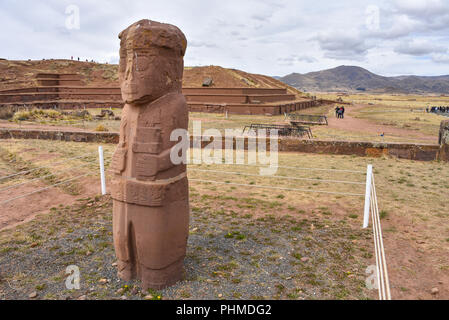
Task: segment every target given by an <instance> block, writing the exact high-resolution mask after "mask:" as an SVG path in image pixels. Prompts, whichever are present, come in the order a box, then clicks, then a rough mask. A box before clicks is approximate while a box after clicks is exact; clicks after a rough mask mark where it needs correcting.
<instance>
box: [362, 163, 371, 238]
mask: <svg viewBox="0 0 449 320" xmlns="http://www.w3.org/2000/svg"><path fill="white" fill-rule="evenodd" d="M372 175H373V165H372V164H369V165H368V168H367V170H366V192H365V212H364V215H363V229H365V228H367V227H368V223H369V207H370V197H371V184H372V179H371V178H372Z"/></svg>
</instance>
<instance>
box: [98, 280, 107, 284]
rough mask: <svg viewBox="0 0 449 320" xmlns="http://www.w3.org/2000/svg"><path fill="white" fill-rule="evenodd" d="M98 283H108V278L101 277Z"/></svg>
mask: <svg viewBox="0 0 449 320" xmlns="http://www.w3.org/2000/svg"><path fill="white" fill-rule="evenodd" d="M98 283H100V284H106V283H108V280H107V279H100V281H98Z"/></svg>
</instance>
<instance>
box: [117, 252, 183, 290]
mask: <svg viewBox="0 0 449 320" xmlns="http://www.w3.org/2000/svg"><path fill="white" fill-rule="evenodd" d="M118 268H119V271H118V276H119V277H120V278H121V279H123V280H125V281H130V280H135V279H137V280H140V281H141V282H142V289H143V290H148V289H154V290H162V289H165V288H167V287H170V286H172V285H174V284H176V283H177V282H179V281H181V280H183V279H184V274H185V273H184V258H183V259H180V260H178V261H177V262H175V263H173V264H171V265H170V266H168V267H166V268H164V269H160V270H154V269H148V268H146V267H144V266H142V265H140V266H133V265H132V264H131V263H129V262H123V261H118ZM134 270H136V271H134Z"/></svg>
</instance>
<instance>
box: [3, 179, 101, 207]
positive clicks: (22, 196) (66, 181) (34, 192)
mask: <svg viewBox="0 0 449 320" xmlns="http://www.w3.org/2000/svg"><path fill="white" fill-rule="evenodd" d="M92 174H94V173H91V172H90V173H86V174H83V175H80V176H77V177H75V178H72V179H69V180H65V181H62V182H59V183H56V184H53V185H51V186H48V187H45V188H41V189H38V190H36V191H33V192H30V193H26V194H23V195H20V196H17V197H14V198H11V199H8V200H5V201H2V202H0V205H2V204H6V203H9V202H11V201H14V200H17V199H21V198H25V197H27V196H30V195H33V194H36V193H39V192H42V191H45V190H48V189H51V188H54V187H57V186H60V185H63V184H66V183H69V182H72V181H75V180H78V179H81V178H83V177H87V176H89V175H92Z"/></svg>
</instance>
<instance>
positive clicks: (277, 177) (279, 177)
mask: <svg viewBox="0 0 449 320" xmlns="http://www.w3.org/2000/svg"><path fill="white" fill-rule="evenodd" d="M189 170H190V171H198V172H213V173H223V174H232V175H242V176H249V177H261V178H273V179H287V180H304V181H319V182H331V183H346V184H357V185H365V183H364V182H353V181H339V180H326V179H316V178H315V179H314V178H300V177H285V176H261V175H258V174H251V173H244V172H232V171H221V170H205V169H189Z"/></svg>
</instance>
